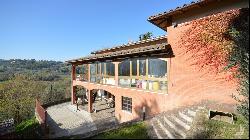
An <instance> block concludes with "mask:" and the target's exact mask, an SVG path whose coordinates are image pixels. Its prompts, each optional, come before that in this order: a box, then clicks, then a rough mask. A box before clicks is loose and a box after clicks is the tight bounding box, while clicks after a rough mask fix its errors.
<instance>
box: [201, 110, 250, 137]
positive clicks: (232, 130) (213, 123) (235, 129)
mask: <svg viewBox="0 0 250 140" xmlns="http://www.w3.org/2000/svg"><path fill="white" fill-rule="evenodd" d="M245 123H246V121H245V119H244V118H243V117H242V116H239V115H238V116H237V120H236V122H235V124H230V123H227V122H222V121H218V120H207V121H205V123H204V125H205V128H206V130H207V134H208V136H209V137H208V138H218V139H238V138H242V139H248V138H249V130H248V129H249V128H247V127H246V126H245ZM240 127H242V129H241V128H240ZM242 130H243V131H242ZM240 132H242V133H241V134H239V135H238V136H237V133H240Z"/></svg>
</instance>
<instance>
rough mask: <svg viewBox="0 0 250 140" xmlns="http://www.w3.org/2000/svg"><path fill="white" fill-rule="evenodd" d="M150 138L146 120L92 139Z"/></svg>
mask: <svg viewBox="0 0 250 140" xmlns="http://www.w3.org/2000/svg"><path fill="white" fill-rule="evenodd" d="M123 138H126V139H148V138H149V136H148V134H147V128H146V124H145V123H144V122H140V123H136V124H133V125H131V126H127V127H123V128H120V129H117V130H113V131H108V132H105V133H102V134H100V135H98V136H95V137H93V138H92V139H123Z"/></svg>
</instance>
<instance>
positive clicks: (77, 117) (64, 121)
mask: <svg viewBox="0 0 250 140" xmlns="http://www.w3.org/2000/svg"><path fill="white" fill-rule="evenodd" d="M47 113H48V124H49V130H50V134H49V136H50V138H56V137H63V136H70V135H77V134H84V133H87V132H90V131H94V130H97V128H96V125H95V123H94V122H93V120H92V118H91V114H90V113H88V112H87V111H84V110H76V106H74V105H71V104H70V102H66V103H62V104H59V105H55V106H52V107H49V108H47Z"/></svg>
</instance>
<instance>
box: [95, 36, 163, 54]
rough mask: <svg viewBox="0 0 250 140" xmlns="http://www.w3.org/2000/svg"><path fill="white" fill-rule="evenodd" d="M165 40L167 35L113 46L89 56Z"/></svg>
mask: <svg viewBox="0 0 250 140" xmlns="http://www.w3.org/2000/svg"><path fill="white" fill-rule="evenodd" d="M165 38H167V35H162V36H158V37H154V38H150V39H146V40H141V41H135V42H129V43H127V44H122V45H118V46H114V47H111V48H106V49H101V50H97V51H93V52H91V54H97V53H101V52H105V51H111V50H115V49H121V48H125V47H129V46H133V45H138V44H144V43H148V42H152V41H157V40H161V39H165Z"/></svg>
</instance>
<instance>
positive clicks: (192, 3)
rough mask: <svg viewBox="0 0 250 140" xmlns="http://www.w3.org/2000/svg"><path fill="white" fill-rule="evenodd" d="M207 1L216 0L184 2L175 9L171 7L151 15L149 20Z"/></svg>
mask: <svg viewBox="0 0 250 140" xmlns="http://www.w3.org/2000/svg"><path fill="white" fill-rule="evenodd" d="M207 1H215V0H197V1H192V2H190V3H189V4H183V5H182V6H178V7H176V8H175V9H170V10H168V11H165V12H162V13H159V14H156V15H153V16H150V17H149V18H148V20H149V21H150V20H154V19H156V18H159V17H162V16H170V15H173V14H176V13H177V12H178V11H181V10H186V9H188V8H191V7H193V6H195V5H201V4H202V3H204V2H207Z"/></svg>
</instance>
